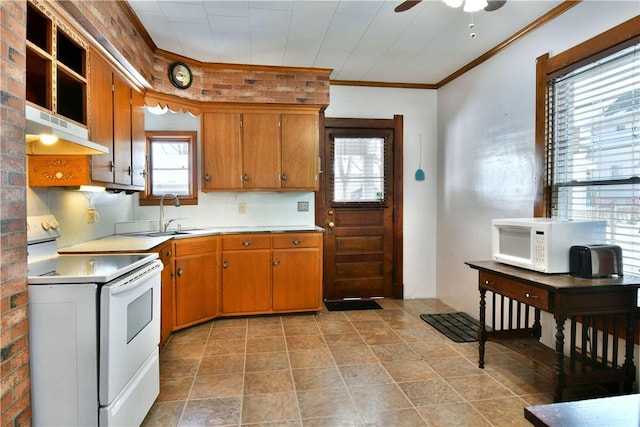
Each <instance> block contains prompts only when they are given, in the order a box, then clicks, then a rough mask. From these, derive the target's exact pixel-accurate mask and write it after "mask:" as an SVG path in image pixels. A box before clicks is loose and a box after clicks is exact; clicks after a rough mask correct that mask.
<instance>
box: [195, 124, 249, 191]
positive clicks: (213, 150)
mask: <svg viewBox="0 0 640 427" xmlns="http://www.w3.org/2000/svg"><path fill="white" fill-rule="evenodd" d="M241 188H242V156H241V153H240V114H238V113H204V114H203V115H202V190H203V191H207V190H227V189H241Z"/></svg>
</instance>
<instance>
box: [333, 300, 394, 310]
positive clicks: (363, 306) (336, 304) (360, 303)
mask: <svg viewBox="0 0 640 427" xmlns="http://www.w3.org/2000/svg"><path fill="white" fill-rule="evenodd" d="M324 305H325V306H326V307H327V310H329V311H348V310H382V307H380V304H378V303H377V302H375V301H371V300H357V301H325V302H324Z"/></svg>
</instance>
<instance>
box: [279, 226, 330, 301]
mask: <svg viewBox="0 0 640 427" xmlns="http://www.w3.org/2000/svg"><path fill="white" fill-rule="evenodd" d="M282 237H283V238H282V239H281V238H279V237H274V250H273V262H272V264H273V276H272V278H273V311H297V310H320V309H321V304H322V301H321V300H322V280H321V276H322V272H321V270H320V267H321V262H320V260H321V257H322V251H321V249H320V245H321V244H322V239H321V236H320V235H319V234H317V235H309V236H305V237H302V238H298V237H289V236H282ZM303 240H304V243H303ZM289 241H290V242H291V245H292V246H296V247H291V248H288V249H275V248H276V246H277V244H278V243H279V242H289ZM296 242H297V243H296ZM299 245H307V246H309V247H297V246H299Z"/></svg>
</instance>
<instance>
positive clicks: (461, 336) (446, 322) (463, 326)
mask: <svg viewBox="0 0 640 427" xmlns="http://www.w3.org/2000/svg"><path fill="white" fill-rule="evenodd" d="M420 318H421V319H422V320H424V321H425V322H427V323H428V324H430V325H431V326H433V327H434V328H436V329H437V330H438V331H440V332H441V333H443V334H444V335H446V336H447V338H449V339H450V340H452V341H455V342H473V341H478V327H479V326H480V323H479V322H478V321H477V320H475V319H474V318H473V317H471V316H469V315H468V314H467V313H462V312H457V313H442V314H421V315H420Z"/></svg>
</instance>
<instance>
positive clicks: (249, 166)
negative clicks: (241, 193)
mask: <svg viewBox="0 0 640 427" xmlns="http://www.w3.org/2000/svg"><path fill="white" fill-rule="evenodd" d="M279 119H280V117H279V114H277V113H244V114H243V115H242V165H243V175H242V177H243V181H244V182H243V188H245V189H271V188H274V189H275V188H280V128H279Z"/></svg>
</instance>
